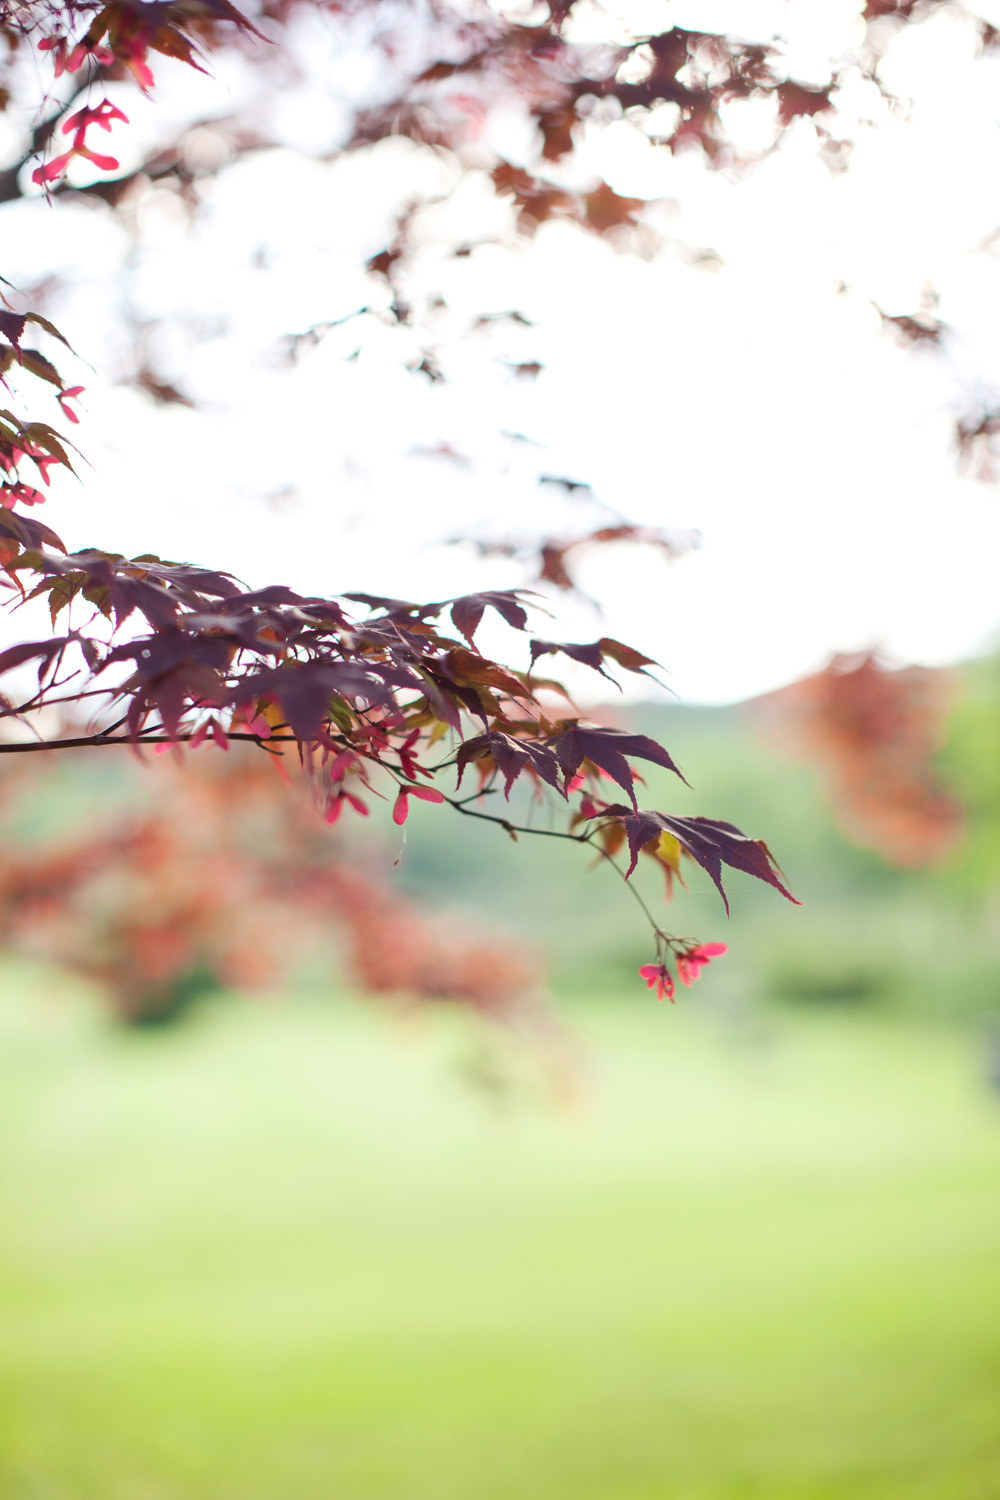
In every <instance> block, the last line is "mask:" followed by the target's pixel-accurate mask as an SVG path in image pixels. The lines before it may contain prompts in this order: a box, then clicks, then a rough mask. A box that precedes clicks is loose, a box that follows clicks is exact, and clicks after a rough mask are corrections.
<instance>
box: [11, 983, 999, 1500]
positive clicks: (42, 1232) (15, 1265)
mask: <svg viewBox="0 0 1000 1500" xmlns="http://www.w3.org/2000/svg"><path fill="white" fill-rule="evenodd" d="M706 986H707V981H706ZM8 987H13V988H14V990H15V992H16V991H17V985H15V984H13V982H11V985H10V986H8ZM706 992H707V990H706ZM698 998H699V1000H701V996H699V997H698ZM688 1003H689V1004H691V1002H690V1001H689V1002H688ZM0 1020H2V1027H3V1034H2V1037H0V1045H2V1059H3V1061H2V1064H0V1073H2V1077H0V1158H2V1195H3V1201H2V1206H0V1422H2V1436H0V1496H2V1500H501V1497H502V1500H514V1497H517V1500H522V1497H535V1496H538V1497H540V1500H562V1497H566V1500H570V1497H572V1500H661V1497H662V1500H737V1497H739V1500H746V1497H761V1500H792V1497H794V1500H875V1497H878V1500H888V1497H894V1500H897V1497H898V1500H997V1496H998V1495H1000V1100H997V1099H995V1098H991V1097H990V1096H989V1095H988V1094H987V1093H986V1092H985V1090H984V1089H983V1088H982V1087H981V1086H980V1084H979V1081H978V1078H977V1075H976V1067H975V1058H974V1051H973V1048H972V1046H971V1043H970V1041H969V1039H968V1038H963V1036H962V1035H961V1034H959V1033H956V1032H948V1031H944V1030H931V1029H929V1028H926V1027H925V1028H921V1027H919V1026H917V1025H915V1024H906V1025H904V1024H902V1023H899V1022H897V1023H896V1024H890V1022H889V1021H888V1020H886V1019H878V1018H875V1017H870V1016H868V1017H866V1016H853V1017H850V1016H839V1017H838V1016H836V1015H830V1014H828V1015H826V1016H823V1017H809V1016H805V1015H802V1016H798V1017H795V1018H793V1019H791V1020H788V1021H780V1022H775V1023H773V1030H772V1031H771V1033H770V1034H768V1035H763V1034H762V1035H761V1036H760V1037H758V1038H757V1040H756V1041H755V1042H753V1043H752V1044H751V1041H750V1040H749V1039H748V1040H747V1041H746V1042H745V1043H744V1044H742V1045H739V1046H738V1045H736V1043H735V1041H734V1040H729V1041H727V1040H726V1039H725V1037H724V1036H722V1035H721V1034H720V1033H718V1032H717V1031H716V1030H715V1029H714V1023H712V1022H711V1021H709V1020H706V1019H705V1018H704V1017H699V1016H698V1015H697V1014H695V1013H686V1012H685V1011H683V1010H682V1009H681V1008H677V1009H671V1008H668V1007H665V1006H664V1007H657V1006H655V1005H653V1004H650V1003H647V1000H646V996H645V992H644V991H642V990H641V989H637V990H636V991H635V993H633V994H629V995H628V996H626V997H623V998H622V1000H621V1001H620V1002H619V1004H618V1005H617V1006H616V1007H615V1008H614V1009H613V1010H612V1009H611V1008H596V1009H593V1010H588V1012H587V1013H586V1015H585V1016H583V1017H582V1018H581V1022H580V1026H581V1030H582V1032H583V1033H584V1037H585V1043H586V1050H587V1062H586V1071H587V1074H588V1088H587V1095H586V1099H585V1102H584V1103H583V1104H582V1105H581V1106H579V1107H577V1108H576V1109H574V1110H573V1111H569V1112H567V1111H565V1110H564V1111H559V1110H555V1109H551V1108H545V1107H542V1106H540V1105H539V1104H538V1103H536V1102H532V1101H531V1100H520V1101H514V1102H512V1103H511V1104H510V1105H509V1106H506V1107H499V1108H498V1107H497V1106H496V1105H495V1104H493V1103H491V1102H490V1101H489V1100H488V1099H486V1098H484V1097H480V1096H479V1095H476V1094H474V1093H471V1092H470V1091H469V1090H468V1089H467V1088H466V1087H465V1086H463V1085H462V1084H461V1083H460V1082H459V1080H458V1077H457V1075H456V1073H455V1071H454V1070H453V1069H452V1068H451V1067H450V1066H449V1064H448V1061H447V1058H448V1054H449V1052H450V1051H452V1050H453V1048H454V1044H455V1034H454V1033H453V1032H451V1033H448V1034H447V1035H445V1032H444V1031H443V1029H442V1028H441V1027H435V1026H431V1027H426V1028H421V1027H417V1028H408V1027H403V1028H401V1027H399V1026H395V1025H393V1024H391V1023H387V1022H386V1021H384V1020H379V1019H376V1018H374V1017H371V1016H369V1015H368V1014H366V1013H365V1012H363V1011H361V1010H360V1009H352V1008H351V1007H350V1006H348V1005H347V1004H345V1003H341V1004H339V1005H338V1006H332V1005H331V1006H330V1007H325V1006H320V1005H319V1004H317V1003H313V1004H308V1003H305V1002H301V1003H298V1004H296V1005H293V1006H290V1007H288V1008H287V1009H277V1008H268V1007H265V1006H260V1005H256V1006H255V1005H246V1006H241V1007H237V1006H232V1007H229V1008H226V1007H223V1006H219V1007H218V1008H216V1009H215V1010H212V1011H209V1012H206V1013H205V1014H204V1015H203V1016H201V1017H198V1018H196V1019H195V1020H194V1021H193V1022H192V1023H191V1024H189V1025H188V1026H186V1027H183V1028H180V1029H178V1030H176V1031H175V1032H172V1033H165V1034H160V1035H157V1036H148V1035H147V1036H123V1035H116V1034H114V1033H111V1032H109V1031H108V1030H107V1029H105V1028H104V1027H103V1026H102V1025H101V1024H100V1023H99V1022H98V1021H97V1019H96V1018H95V1017H94V1015H93V1013H91V1012H89V1011H88V1010H86V1008H84V1007H82V1006H75V1005H73V1004H70V1003H68V1002H66V1003H64V1002H62V1001H60V1000H46V999H45V997H43V996H40V995H38V994H34V995H33V997H31V998H28V997H27V996H26V995H24V994H22V995H21V996H20V998H18V996H17V994H16V993H15V996H14V998H11V997H10V996H8V998H7V999H6V1000H5V1001H4V1004H3V1007H2V1008H0Z"/></svg>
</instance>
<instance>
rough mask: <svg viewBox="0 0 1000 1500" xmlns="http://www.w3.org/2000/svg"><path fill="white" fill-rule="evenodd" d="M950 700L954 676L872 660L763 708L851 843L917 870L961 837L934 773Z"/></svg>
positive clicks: (828, 671)
mask: <svg viewBox="0 0 1000 1500" xmlns="http://www.w3.org/2000/svg"><path fill="white" fill-rule="evenodd" d="M953 693H954V680H953V677H952V675H951V674H950V673H948V672H944V671H939V670H932V669H930V668H927V667H906V668H903V669H896V670H892V669H890V668H888V667H886V666H885V665H883V664H882V663H881V662H880V661H879V659H878V657H877V655H876V654H875V653H872V652H869V653H867V654H861V655H843V656H835V657H834V658H833V660H832V661H831V662H830V664H829V666H828V667H826V668H825V670H824V671H822V672H817V673H816V675H815V676H813V677H806V678H804V679H803V680H802V681H801V682H796V683H793V684H792V685H791V686H790V687H787V688H782V689H781V690H780V691H779V692H776V693H771V694H769V695H768V696H767V697H765V698H762V699H760V700H759V702H758V705H757V708H758V712H759V713H760V716H761V718H762V720H763V722H764V723H765V724H767V725H768V726H769V727H770V728H773V729H775V730H776V731H777V734H776V738H777V741H778V743H779V744H780V745H781V746H782V747H783V748H786V749H791V750H793V751H794V752H797V753H799V754H800V755H802V756H803V758H806V759H808V760H810V761H812V762H813V763H814V764H816V765H817V766H818V767H819V768H820V770H821V771H822V773H823V774H824V776H825V778H826V780H827V784H828V786H829V789H830V793H831V796H832V799H833V802H834V805H835V807H836V810H837V813H838V814H839V817H840V821H841V823H842V825H843V827H844V829H845V831H846V832H847V833H848V835H849V836H850V838H851V839H852V840H853V841H854V842H856V843H858V844H861V845H863V846H864V847H866V848H869V849H875V850H877V851H878V853H879V854H881V855H882V856H883V857H884V858H885V859H887V860H888V861H889V862H890V863H892V864H896V865H901V866H904V867H906V868H910V869H916V868H919V867H921V866H924V865H932V864H936V863H938V862H940V861H941V860H942V859H944V858H945V857H946V856H947V855H948V854H949V853H950V852H951V850H952V849H953V848H954V847H955V845H956V843H957V841H958V839H959V838H960V836H961V833H962V809H961V806H960V804H959V803H958V801H957V800H956V799H955V798H954V797H953V796H951V795H950V794H949V792H948V790H947V788H946V787H945V786H944V784H943V782H942V780H941V777H940V775H939V774H938V771H937V769H936V767H935V764H934V756H935V754H936V752H937V751H938V750H939V749H940V747H941V743H942V740H943V736H944V729H945V721H946V715H947V710H948V707H949V704H950V702H951V700H952V697H953Z"/></svg>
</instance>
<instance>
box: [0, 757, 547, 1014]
mask: <svg viewBox="0 0 1000 1500" xmlns="http://www.w3.org/2000/svg"><path fill="white" fill-rule="evenodd" d="M149 774H150V778H151V782H152V785H151V786H150V787H148V788H147V789H146V796H145V798H144V804H145V805H144V806H143V807H142V808H141V809H132V810H131V811H130V810H129V809H128V808H127V806H122V805H120V804H116V805H115V806H113V807H112V808H111V809H110V810H109V808H108V807H107V806H106V805H101V806H99V807H96V808H95V815H94V818H93V819H92V820H90V822H89V823H88V824H80V825H79V826H78V827H76V828H73V827H70V828H69V829H68V830H67V828H66V827H64V826H61V827H60V829H59V833H58V835H57V836H56V837H54V838H50V839H45V840H41V841H37V842H33V843H32V842H23V841H21V842H18V841H17V840H16V839H15V838H12V837H11V836H10V835H8V836H7V837H6V839H5V843H6V857H5V860H4V863H3V866H2V868H0V943H2V944H3V946H5V947H7V948H9V949H15V950H17V951H21V952H31V953H39V954H43V955H44V956H45V957H47V958H51V959H54V960H55V961H56V962H57V963H59V964H60V965H62V966H64V967H65V968H68V969H69V970H71V971H73V972H74V973H77V974H79V975H81V976H83V977H85V978H87V979H89V980H91V981H93V982H94V983H96V984H97V985H98V986H99V987H100V989H101V990H102V991H103V993H104V995H105V996H106V998H107V1002H108V1004H109V1006H110V1007H111V1008H112V1009H113V1010H114V1012H115V1013H116V1014H117V1015H118V1016H120V1017H121V1018H122V1019H123V1020H125V1021H130V1022H142V1021H150V1020H157V1019H166V1018H167V1017H169V1016H170V1015H172V1014H173V1013H174V1012H175V1011H176V1010H177V1009H179V1006H180V1003H181V1002H182V1001H183V999H184V998H185V997H186V996H187V994H188V992H189V991H190V990H191V988H192V986H193V985H195V986H197V985H199V984H200V985H201V986H202V987H203V988H204V987H212V986H213V985H214V986H218V987H222V988H228V989H236V990H248V989H249V990H253V989H261V988H266V989H272V990H273V989H275V988H278V987H281V986H282V985H283V984H285V983H286V982H287V981H288V979H289V978H290V977H291V976H292V974H293V973H294V970H295V969H296V967H297V966H300V965H301V964H302V963H303V961H305V960H306V959H307V958H308V959H309V960H310V961H311V962H315V961H317V960H318V961H320V962H322V963H323V964H325V965H328V966H329V967H330V969H331V972H332V969H333V966H334V965H335V964H337V963H338V962H339V963H340V964H341V965H343V966H345V967H346V969H347V971H348V974H349V976H350V978H351V979H352V980H353V981H354V982H355V983H356V984H357V985H358V986H359V988H362V989H364V990H365V991H367V992H369V993H374V994H380V995H381V994H393V995H398V996H405V997H409V998H411V999H415V1000H423V1001H449V1002H454V1003H457V1004H459V1005H462V1006H465V1007H467V1008H470V1009H472V1010H474V1011H477V1012H480V1013H482V1014H484V1015H487V1016H489V1017H491V1018H493V1019H496V1020H502V1021H505V1022H511V1021H518V1022H520V1021H523V1020H526V1019H528V1018H529V1017H530V1016H531V1015H532V1014H540V1002H539V1000H538V992H539V986H540V980H541V971H540V966H539V962H538V960H537V959H536V957H535V956H534V955H533V953H532V952H531V951H529V949H528V948H527V947H526V946H525V945H524V944H523V943H520V942H514V941H511V940H510V939H509V938H507V939H504V940H501V939H500V938H499V937H497V936H495V935H493V936H491V935H488V934H486V933H482V932H476V931H474V930H470V929H469V928H468V927H467V926H465V925H462V924H459V923H456V922H455V921H454V920H451V919H449V920H445V919H443V918H434V917H431V916H429V915H427V914H426V913H424V912H423V911H421V910H420V909H419V908H418V907H417V906H415V905H414V903H413V902H411V901H410V900H408V899H407V898H406V897H405V896H404V895H402V894H401V893H400V892H399V891H396V890H393V889H392V886H391V884H390V883H389V882H388V881H387V880H386V879H385V878H381V877H380V876H379V875H378V873H377V872H376V869H377V860H376V859H375V858H374V857H373V858H371V859H369V860H368V861H366V860H365V858H364V853H363V851H359V849H358V847H357V846H356V844H353V843H352V844H351V845H350V846H348V844H347V842H346V841H345V840H344V839H342V838H341V839H338V838H337V837H336V836H335V835H334V834H332V833H331V831H330V829H328V828H327V827H326V826H325V824H324V823H323V821H322V820H321V819H320V818H318V817H317V815H316V809H315V806H314V805H313V802H312V799H311V797H310V795H309V787H308V783H307V780H306V778H305V777H302V776H299V777H297V778H296V779H295V782H294V784H293V785H292V786H287V785H283V784H282V782H281V781H280V780H279V777H278V776H277V775H275V772H274V769H273V767H272V765H271V764H269V762H268V761H267V759H266V758H265V757H262V756H261V755H260V754H259V753H256V754H255V753H254V751H253V750H252V749H250V748H249V747H234V748H233V750H232V751H231V752H230V753H229V754H228V755H219V754H217V753H216V754H212V753H210V752H204V753H202V754H201V755H198V754H194V755H189V756H188V757H187V759H186V762H185V764H184V766H183V767H179V766H178V765H176V764H174V763H173V762H172V760H171V759H169V758H168V757H166V756H163V757H157V759H156V761H155V762H154V765H153V766H152V767H151V768H150V772H149ZM47 775H48V773H47V771H46V770H43V771H42V772H41V776H40V777H39V776H38V775H37V774H36V775H35V776H34V777H32V774H31V773H30V772H27V773H22V774H11V775H6V776H5V777H4V778H3V788H4V790H5V791H6V793H7V797H6V798H5V802H6V805H7V806H10V805H11V804H12V803H14V802H15V801H18V800H19V801H22V803H23V798H24V796H25V794H29V795H30V794H31V792H32V787H31V785H30V782H31V781H32V780H33V779H34V780H35V782H36V786H35V788H34V791H35V792H36V793H37V792H39V791H40V792H41V793H42V795H43V796H44V795H47V793H46V786H47V783H46V777H47ZM39 781H40V782H41V785H40V786H39V785H38V782H39ZM26 783H27V784H26ZM50 790H51V789H50ZM150 793H152V795H151V796H150V795H149V794H150ZM12 794H13V795H12ZM366 864H367V868H365V867H366Z"/></svg>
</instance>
